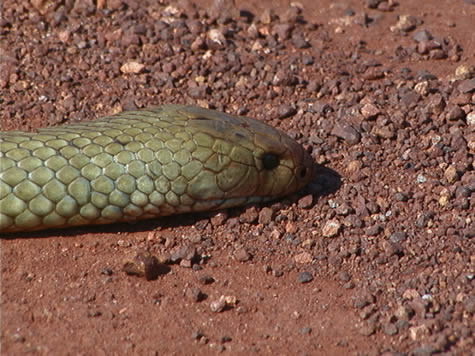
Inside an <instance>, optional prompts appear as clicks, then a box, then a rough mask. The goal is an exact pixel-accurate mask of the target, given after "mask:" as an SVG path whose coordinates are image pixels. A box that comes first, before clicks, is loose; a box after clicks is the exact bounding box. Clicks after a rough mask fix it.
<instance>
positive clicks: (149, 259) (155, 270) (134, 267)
mask: <svg viewBox="0 0 475 356" xmlns="http://www.w3.org/2000/svg"><path fill="white" fill-rule="evenodd" d="M163 269H164V268H163V267H162V266H161V265H160V264H159V263H158V260H157V258H156V257H155V256H153V255H152V254H150V253H149V252H138V253H137V254H136V255H135V257H134V258H133V259H130V260H127V261H126V262H125V263H124V266H123V271H124V272H125V273H127V274H128V275H134V276H138V277H145V279H146V280H147V281H151V280H154V279H157V278H158V276H159V274H160V273H163Z"/></svg>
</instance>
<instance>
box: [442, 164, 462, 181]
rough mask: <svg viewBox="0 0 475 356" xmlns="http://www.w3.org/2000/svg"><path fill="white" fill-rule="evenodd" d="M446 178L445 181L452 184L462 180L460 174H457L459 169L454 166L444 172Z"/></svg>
mask: <svg viewBox="0 0 475 356" xmlns="http://www.w3.org/2000/svg"><path fill="white" fill-rule="evenodd" d="M444 176H445V179H447V182H449V183H450V184H452V183H454V182H455V181H457V180H458V179H459V178H460V175H459V172H457V167H455V166H453V165H451V166H448V167H447V169H446V170H445V171H444Z"/></svg>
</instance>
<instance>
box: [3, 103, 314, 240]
mask: <svg viewBox="0 0 475 356" xmlns="http://www.w3.org/2000/svg"><path fill="white" fill-rule="evenodd" d="M311 162H312V161H311V158H310V156H309V155H308V153H306V152H305V150H304V149H303V148H302V147H301V146H300V145H299V144H298V143H297V142H295V141H294V140H293V139H291V138H290V137H288V136H287V135H285V134H284V133H282V132H280V131H278V130H277V129H275V128H273V127H270V126H268V125H266V124H264V123H262V122H259V121H257V120H253V119H250V118H247V117H240V116H234V115H229V114H225V113H222V112H218V111H213V110H208V109H204V108H200V107H195V106H184V105H163V106H159V107H154V108H150V109H144V110H138V111H125V112H122V113H120V114H116V115H113V116H108V117H103V118H100V119H98V120H95V121H87V122H81V123H74V124H69V125H63V126H58V127H50V128H43V129H39V130H37V131H36V132H23V131H10V132H1V133H0V233H5V232H15V231H29V230H41V229H49V228H62V227H70V226H78V225H89V224H91V225H92V224H108V223H114V222H121V221H134V220H139V219H148V218H154V217H161V216H167V215H172V214H179V213H187V212H198V211H205V210H213V209H221V208H227V207H233V206H238V205H244V204H248V203H257V202H262V201H268V200H270V199H275V198H277V197H281V196H284V195H286V194H289V193H292V192H295V191H297V190H299V189H300V188H302V187H303V186H304V185H306V184H307V183H308V182H309V180H310V178H311Z"/></svg>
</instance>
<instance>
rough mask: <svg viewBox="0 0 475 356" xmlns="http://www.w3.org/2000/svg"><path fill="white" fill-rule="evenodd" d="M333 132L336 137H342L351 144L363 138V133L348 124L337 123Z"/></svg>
mask: <svg viewBox="0 0 475 356" xmlns="http://www.w3.org/2000/svg"><path fill="white" fill-rule="evenodd" d="M331 134H332V135H334V136H336V137H339V138H342V139H343V140H345V141H346V142H347V143H348V144H349V145H356V144H357V143H359V142H360V140H361V134H360V133H359V132H358V131H357V130H356V129H355V128H353V127H352V126H350V125H348V124H340V123H338V124H336V125H335V126H334V127H333V129H332V131H331Z"/></svg>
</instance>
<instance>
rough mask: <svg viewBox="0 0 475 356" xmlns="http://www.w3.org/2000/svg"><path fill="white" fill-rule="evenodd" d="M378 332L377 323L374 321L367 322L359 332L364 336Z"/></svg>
mask: <svg viewBox="0 0 475 356" xmlns="http://www.w3.org/2000/svg"><path fill="white" fill-rule="evenodd" d="M375 332H376V324H375V323H374V322H368V323H365V324H364V325H363V326H362V327H361V328H360V329H359V333H360V334H361V335H364V336H370V335H373V334H374V333H375Z"/></svg>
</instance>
